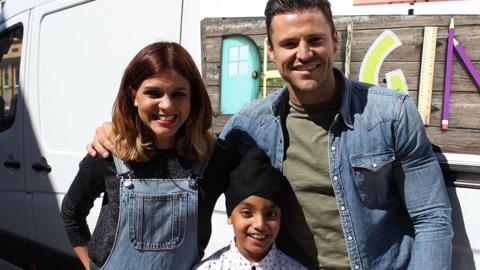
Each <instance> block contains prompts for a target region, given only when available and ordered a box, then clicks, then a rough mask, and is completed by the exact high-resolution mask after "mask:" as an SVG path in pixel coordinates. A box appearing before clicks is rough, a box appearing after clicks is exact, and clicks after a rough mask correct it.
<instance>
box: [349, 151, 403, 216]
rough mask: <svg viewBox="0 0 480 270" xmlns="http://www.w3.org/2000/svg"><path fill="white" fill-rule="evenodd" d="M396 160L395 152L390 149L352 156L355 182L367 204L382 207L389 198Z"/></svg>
mask: <svg viewBox="0 0 480 270" xmlns="http://www.w3.org/2000/svg"><path fill="white" fill-rule="evenodd" d="M394 160H395V153H394V152H393V151H389V150H387V151H383V152H378V153H370V154H361V155H356V156H351V157H350V162H351V164H352V173H353V176H354V180H355V184H356V186H357V189H358V193H359V194H360V198H361V200H362V202H363V203H364V204H365V205H366V206H368V207H373V208H381V207H382V205H383V204H384V203H385V202H386V200H387V199H388V194H389V192H390V189H391V188H392V187H393V185H391V184H390V183H389V182H390V181H392V180H391V179H392V177H391V174H392V162H393V161H394Z"/></svg>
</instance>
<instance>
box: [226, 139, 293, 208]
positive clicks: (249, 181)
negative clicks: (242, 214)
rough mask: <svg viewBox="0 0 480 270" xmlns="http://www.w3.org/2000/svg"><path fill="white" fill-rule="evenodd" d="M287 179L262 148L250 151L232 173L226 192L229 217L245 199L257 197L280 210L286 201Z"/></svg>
mask: <svg viewBox="0 0 480 270" xmlns="http://www.w3.org/2000/svg"><path fill="white" fill-rule="evenodd" d="M286 185H287V179H286V178H285V177H284V176H283V174H282V173H281V172H280V171H279V170H277V169H275V168H274V167H273V166H272V165H271V163H270V159H269V158H268V156H267V155H266V154H265V152H263V150H261V149H260V148H252V149H250V150H248V152H247V153H246V154H245V156H244V157H243V158H242V160H241V161H240V165H239V166H238V167H237V168H236V169H235V170H233V171H232V172H231V173H230V185H229V187H228V189H227V190H226V191H225V205H226V208H227V215H228V216H230V215H231V214H232V211H233V209H234V208H235V207H236V206H237V205H238V204H239V203H240V202H241V201H243V200H244V199H245V198H247V197H249V196H251V195H255V196H258V197H262V198H264V199H267V200H270V201H272V202H274V203H275V204H277V205H278V206H279V207H280V208H281V207H282V202H283V201H284V200H285V194H286V191H287V186H286Z"/></svg>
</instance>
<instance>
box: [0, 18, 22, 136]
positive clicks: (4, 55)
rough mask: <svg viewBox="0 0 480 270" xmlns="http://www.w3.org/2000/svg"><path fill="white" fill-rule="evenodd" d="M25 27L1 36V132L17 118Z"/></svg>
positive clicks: (13, 29) (17, 27) (8, 31)
mask: <svg viewBox="0 0 480 270" xmlns="http://www.w3.org/2000/svg"><path fill="white" fill-rule="evenodd" d="M22 37H23V27H21V26H16V27H14V28H12V29H10V30H7V31H6V32H4V33H3V34H2V35H1V36H0V57H1V59H0V132H2V131H4V130H7V129H9V128H10V127H11V126H12V125H13V122H14V120H15V112H16V107H17V102H18V101H17V99H18V94H19V93H20V56H21V54H22Z"/></svg>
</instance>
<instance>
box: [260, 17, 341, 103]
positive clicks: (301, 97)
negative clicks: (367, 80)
mask: <svg viewBox="0 0 480 270" xmlns="http://www.w3.org/2000/svg"><path fill="white" fill-rule="evenodd" d="M270 30H271V45H269V46H268V54H269V56H270V59H271V60H272V61H273V62H274V63H275V65H276V66H277V68H278V70H279V72H280V74H281V75H282V77H283V78H284V79H285V80H286V81H287V84H288V90H289V93H290V98H291V99H292V100H293V101H294V102H296V103H301V104H312V103H319V102H324V101H328V100H330V98H331V97H332V95H333V92H334V90H335V78H334V75H333V70H332V68H333V61H334V56H335V53H336V52H337V45H338V34H337V33H335V34H334V35H332V31H331V29H330V25H329V24H328V22H327V19H326V18H325V16H324V15H323V13H322V12H321V11H320V10H319V9H309V10H304V11H299V12H296V13H290V14H279V15H275V16H273V17H272V22H271V25H270Z"/></svg>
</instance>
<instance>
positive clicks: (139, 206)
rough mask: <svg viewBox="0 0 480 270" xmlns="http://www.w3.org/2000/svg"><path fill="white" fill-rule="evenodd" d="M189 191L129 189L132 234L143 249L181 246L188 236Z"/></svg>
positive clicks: (133, 242)
mask: <svg viewBox="0 0 480 270" xmlns="http://www.w3.org/2000/svg"><path fill="white" fill-rule="evenodd" d="M187 201H188V194H187V193H186V192H178V193H172V194H167V195H144V194H137V193H133V192H132V193H129V203H128V234H129V240H130V243H131V244H132V245H133V246H134V247H135V248H136V249H139V250H168V249H174V248H176V247H178V246H179V245H180V244H181V243H182V242H183V239H184V236H185V226H186V219H187V203H188V202H187Z"/></svg>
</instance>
